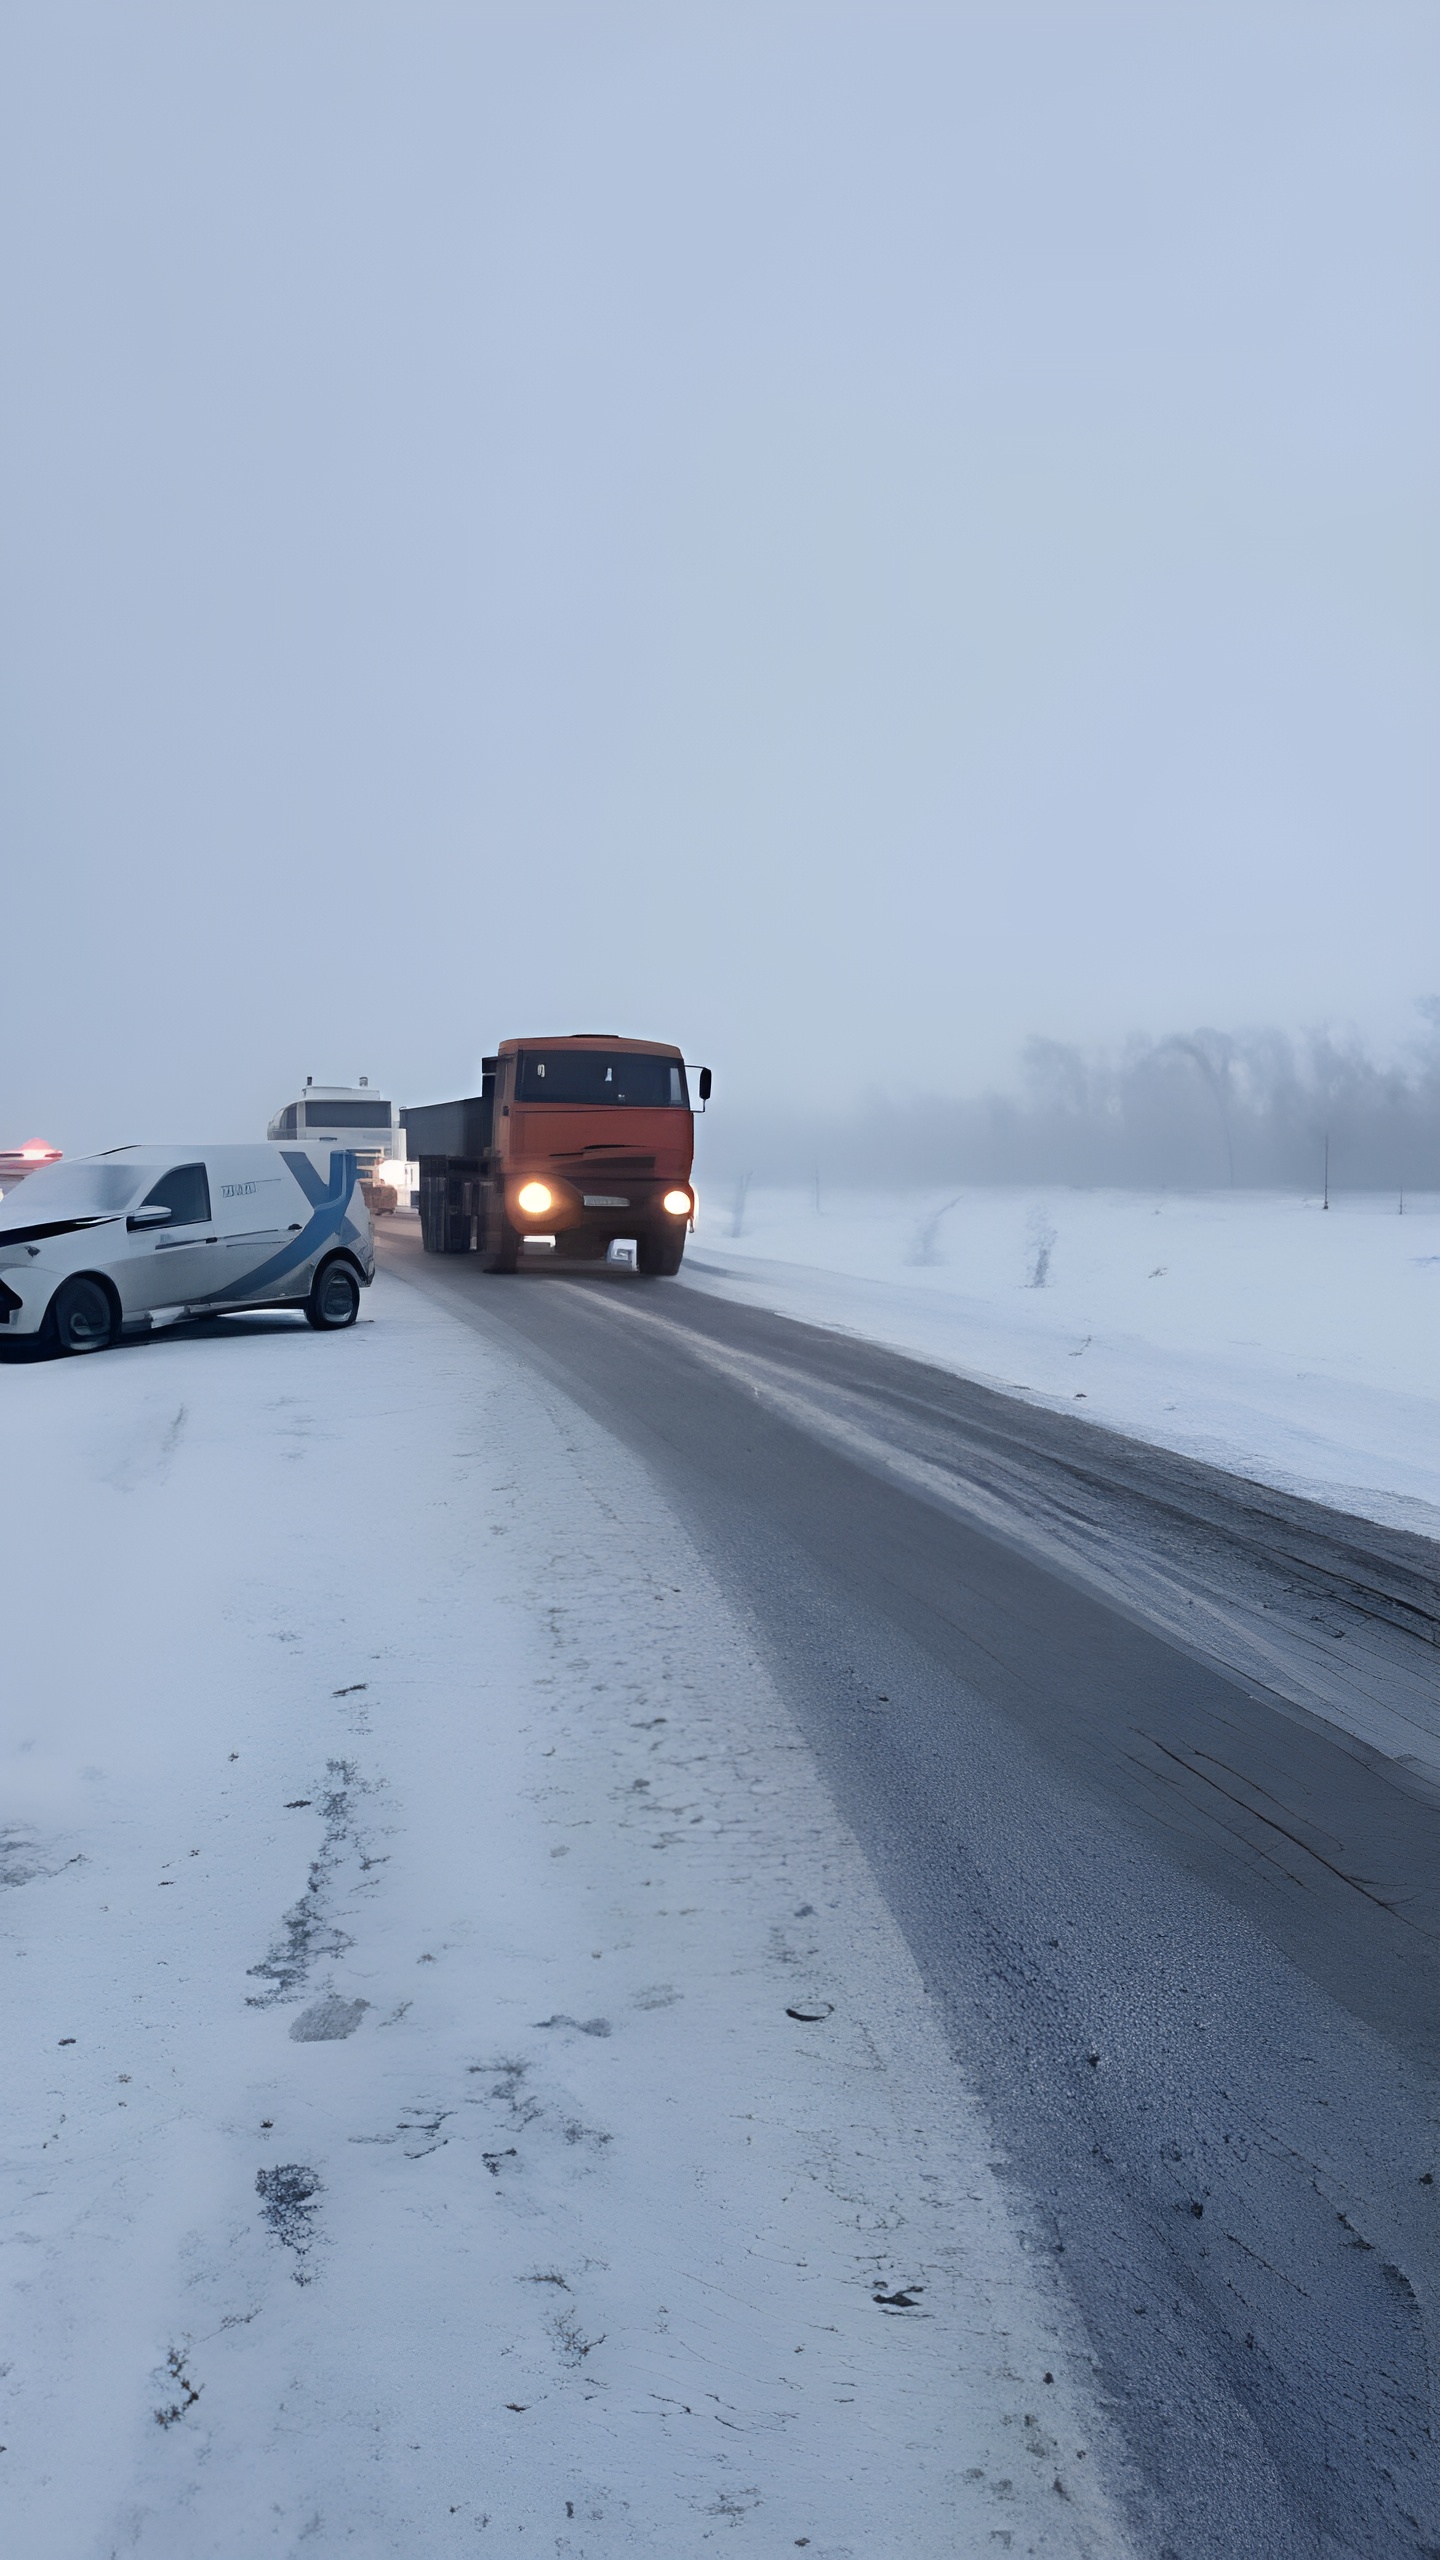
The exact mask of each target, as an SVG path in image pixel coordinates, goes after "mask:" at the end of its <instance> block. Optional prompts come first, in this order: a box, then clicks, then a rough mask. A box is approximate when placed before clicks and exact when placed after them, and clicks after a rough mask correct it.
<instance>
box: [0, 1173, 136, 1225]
mask: <svg viewBox="0 0 1440 2560" xmlns="http://www.w3.org/2000/svg"><path fill="white" fill-rule="evenodd" d="M154 1169H155V1159H154V1157H153V1156H152V1157H151V1159H150V1162H149V1164H148V1165H136V1164H94V1163H87V1162H86V1161H85V1159H84V1158H83V1157H82V1158H81V1159H80V1160H79V1161H78V1162H77V1163H75V1164H47V1165H42V1166H41V1168H40V1171H39V1172H38V1173H32V1174H27V1176H26V1178H25V1180H24V1181H23V1182H16V1183H12V1185H11V1187H10V1189H9V1190H8V1191H7V1192H6V1194H5V1197H4V1199H3V1200H0V1232H3V1230H4V1229H5V1228H6V1227H13V1226H31V1225H33V1223H34V1221H35V1220H36V1219H37V1218H68V1217H87V1216H93V1217H107V1216H108V1217H113V1216H114V1214H115V1212H116V1210H117V1209H123V1208H124V1207H125V1205H126V1202H127V1201H130V1200H133V1199H134V1197H135V1194H136V1192H137V1191H138V1190H139V1188H140V1185H141V1183H142V1182H143V1181H144V1179H145V1177H146V1175H147V1174H153V1172H154Z"/></svg>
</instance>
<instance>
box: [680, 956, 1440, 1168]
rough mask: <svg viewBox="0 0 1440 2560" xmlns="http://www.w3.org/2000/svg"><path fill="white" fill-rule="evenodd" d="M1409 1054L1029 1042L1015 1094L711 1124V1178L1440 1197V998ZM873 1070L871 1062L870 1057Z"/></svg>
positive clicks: (1212, 1034)
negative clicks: (1105, 1048) (1326, 1186)
mask: <svg viewBox="0 0 1440 2560" xmlns="http://www.w3.org/2000/svg"><path fill="white" fill-rule="evenodd" d="M1419 1011H1420V1015H1421V1018H1422V1023H1423V1026H1424V1027H1423V1030H1422V1031H1421V1033H1420V1034H1419V1035H1418V1036H1417V1038H1416V1039H1415V1040H1414V1042H1413V1043H1412V1044H1411V1047H1410V1049H1409V1052H1408V1054H1406V1055H1405V1056H1404V1057H1403V1058H1402V1059H1400V1060H1399V1061H1398V1062H1397V1063H1391V1064H1382V1063H1381V1062H1380V1061H1379V1060H1378V1059H1376V1058H1375V1057H1373V1056H1372V1055H1371V1054H1370V1053H1369V1051H1367V1049H1366V1048H1365V1047H1364V1045H1363V1044H1362V1043H1361V1042H1360V1041H1359V1040H1357V1039H1355V1038H1346V1037H1337V1036H1336V1035H1334V1034H1332V1033H1330V1032H1315V1033H1311V1034H1309V1035H1306V1036H1305V1037H1302V1038H1300V1039H1298V1040H1297V1039H1294V1038H1292V1037H1290V1036H1289V1035H1288V1034H1286V1033H1284V1032H1280V1031H1250V1032H1236V1033H1231V1032H1222V1031H1212V1030H1205V1029H1201V1030H1197V1031H1186V1032H1175V1033H1171V1034H1170V1035H1169V1036H1168V1037H1166V1038H1164V1039H1158V1040H1157V1039H1148V1038H1140V1037H1136V1038H1133V1039H1131V1040H1129V1041H1127V1042H1126V1043H1125V1045H1124V1047H1123V1048H1121V1049H1120V1050H1119V1051H1118V1052H1116V1051H1109V1052H1098V1051H1087V1050H1083V1049H1080V1048H1076V1047H1073V1046H1070V1045H1068V1044H1067V1043H1065V1042H1062V1041H1058V1040H1044V1039H1033V1040H1031V1041H1030V1042H1028V1044H1027V1046H1026V1048H1025V1051H1024V1053H1023V1058H1022V1062H1021V1075H1020V1080H1019V1087H1018V1090H1017V1091H1015V1092H1013V1093H998V1092H991V1093H982V1094H977V1095H974V1096H972V1097H970V1098H968V1099H964V1100H946V1099H944V1098H943V1097H941V1096H939V1095H923V1094H922V1095H913V1096H909V1097H905V1096H902V1095H900V1094H899V1093H896V1092H889V1091H886V1090H884V1089H883V1083H882V1078H881V1077H880V1076H877V1090H876V1092H875V1094H874V1096H873V1098H871V1099H869V1100H867V1101H865V1102H862V1103H861V1104H860V1105H859V1107H858V1108H857V1109H856V1110H854V1111H852V1112H851V1113H849V1114H848V1115H846V1116H845V1117H844V1118H843V1119H840V1118H828V1119H827V1118H824V1117H822V1116H821V1115H819V1114H816V1115H815V1116H814V1118H813V1119H807V1120H801V1119H800V1118H798V1117H796V1118H792V1119H789V1120H786V1119H784V1118H780V1117H776V1118H774V1119H771V1118H770V1117H769V1116H768V1115H767V1116H765V1117H763V1118H762V1117H761V1116H760V1115H758V1114H757V1115H753V1116H752V1115H751V1114H750V1113H749V1112H745V1111H740V1110H737V1112H736V1114H735V1116H734V1118H733V1120H732V1121H731V1123H730V1125H729V1126H728V1127H725V1126H724V1123H723V1119H722V1117H721V1116H720V1115H717V1117H716V1119H715V1120H713V1121H712V1122H711V1124H710V1129H709V1130H708V1131H707V1137H708V1138H709V1139H710V1141H711V1144H710V1147H709V1149H708V1150H707V1154H708V1160H709V1163H710V1165H711V1167H712V1168H713V1169H714V1170H715V1171H717V1172H719V1173H721V1174H725V1173H729V1172H732V1171H733V1172H739V1171H741V1170H742V1169H743V1170H748V1171H750V1172H752V1173H753V1175H754V1178H755V1179H756V1180H757V1181H761V1182H764V1181H787V1182H794V1181H797V1180H801V1179H807V1178H809V1177H810V1176H811V1175H812V1174H818V1176H819V1178H820V1179H821V1180H822V1181H823V1182H836V1183H839V1182H845V1183H853V1182H875V1181H880V1182H885V1183H892V1182H893V1183H897V1184H899V1183H911V1182H915V1183H928V1182H957V1183H967V1182H995V1183H1001V1182H1025V1183H1030V1182H1058V1183H1077V1184H1085V1185H1091V1184H1093V1185H1110V1184H1113V1185H1116V1186H1119V1187H1132V1186H1133V1187H1136V1188H1141V1189H1150V1188H1154V1187H1162V1188H1163V1187H1165V1186H1175V1187H1177V1188H1181V1189H1197V1190H1212V1189H1222V1188H1225V1187H1227V1186H1230V1185H1238V1186H1245V1187H1250V1188H1257V1189H1265V1190H1300V1191H1303V1192H1312V1191H1313V1192H1319V1191H1320V1189H1321V1187H1322V1184H1323V1182H1324V1179H1325V1171H1326V1163H1327V1150H1328V1165H1329V1179H1330V1186H1331V1188H1332V1190H1334V1189H1341V1190H1347V1189H1348V1190H1394V1191H1396V1192H1399V1191H1401V1190H1411V1191H1417V1192H1418V1191H1427V1192H1434V1191H1440V997H1429V998H1427V999H1426V1000H1425V1001H1424V1002H1423V1003H1422V1004H1421V1006H1420V1008H1419ZM877 1063H878V1062H877Z"/></svg>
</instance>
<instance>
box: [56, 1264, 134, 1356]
mask: <svg viewBox="0 0 1440 2560" xmlns="http://www.w3.org/2000/svg"><path fill="white" fill-rule="evenodd" d="M46 1329H47V1331H48V1332H49V1334H50V1338H51V1340H52V1342H53V1343H54V1345H55V1347H56V1349H57V1351H108V1350H109V1348H110V1345H111V1343H112V1342H113V1341H114V1339H115V1336H116V1333H117V1332H118V1330H119V1327H118V1325H117V1324H116V1320H115V1309H114V1307H113V1306H112V1304H111V1302H110V1297H109V1294H108V1292H107V1291H106V1290H105V1289H103V1288H102V1287H101V1285H100V1283H99V1281H98V1280H83V1279H79V1280H66V1281H65V1282H64V1283H63V1284H62V1286H61V1287H60V1288H59V1289H57V1290H56V1292H55V1295H54V1298H53V1299H52V1300H51V1304H50V1313H49V1316H48V1318H47V1319H46Z"/></svg>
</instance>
